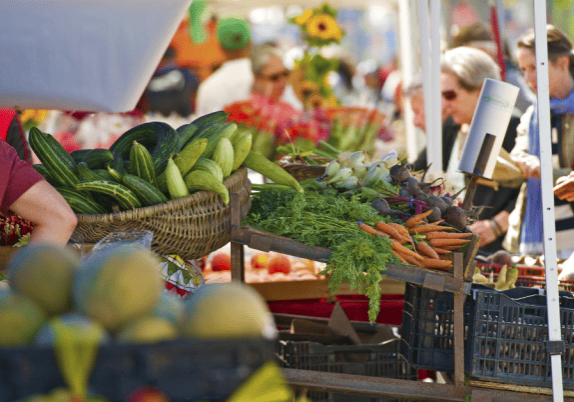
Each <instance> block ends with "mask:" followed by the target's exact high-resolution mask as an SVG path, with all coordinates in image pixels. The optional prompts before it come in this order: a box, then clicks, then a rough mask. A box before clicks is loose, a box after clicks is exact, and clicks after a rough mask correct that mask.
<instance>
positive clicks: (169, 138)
mask: <svg viewBox="0 0 574 402" xmlns="http://www.w3.org/2000/svg"><path fill="white" fill-rule="evenodd" d="M178 136H179V135H178V134H177V131H175V130H174V129H173V127H171V126H170V125H169V124H167V123H162V122H158V121H154V122H150V123H144V124H140V125H139V126H137V127H134V128H132V129H131V130H128V131H126V132H125V133H124V134H122V136H121V137H120V138H118V139H117V141H116V142H114V143H113V144H112V146H111V147H110V151H112V152H115V151H117V152H118V153H119V154H120V155H121V157H122V158H123V159H129V156H130V149H131V147H132V145H133V142H134V141H137V142H139V143H140V144H142V145H144V146H145V147H146V148H148V150H150V149H151V151H150V153H151V156H152V159H153V165H154V168H155V172H156V175H158V174H160V173H161V172H163V171H164V170H165V167H166V166H167V159H168V158H169V157H170V156H171V155H172V154H173V153H178V152H179V151H180V148H179V140H178ZM154 145H155V146H154ZM114 158H115V155H114ZM116 170H117V169H116ZM120 173H121V172H120Z"/></svg>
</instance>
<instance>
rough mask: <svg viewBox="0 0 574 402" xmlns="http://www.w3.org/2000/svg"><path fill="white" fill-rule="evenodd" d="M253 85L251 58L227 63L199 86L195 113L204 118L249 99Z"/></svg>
mask: <svg viewBox="0 0 574 402" xmlns="http://www.w3.org/2000/svg"><path fill="white" fill-rule="evenodd" d="M252 85H253V72H252V71H251V60H249V58H243V59H237V60H230V61H227V62H225V63H223V64H222V65H221V67H219V69H218V70H217V71H215V72H214V73H213V74H211V75H210V76H209V77H208V78H207V79H206V80H205V81H203V82H202V83H201V84H199V88H198V90H197V99H196V111H195V112H196V114H197V115H198V116H203V115H205V114H208V113H212V112H217V111H218V110H222V109H223V107H224V106H226V105H229V104H230V103H233V102H237V101H240V100H245V99H249V96H250V95H251V86H252Z"/></svg>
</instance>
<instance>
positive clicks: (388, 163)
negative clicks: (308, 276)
mask: <svg viewBox="0 0 574 402" xmlns="http://www.w3.org/2000/svg"><path fill="white" fill-rule="evenodd" d="M323 146H324V147H325V149H326V152H331V153H333V156H334V157H335V158H334V159H333V161H332V162H330V163H329V164H328V165H327V166H326V169H325V175H324V176H322V177H320V178H318V179H309V180H306V181H303V182H301V183H300V184H301V185H302V187H303V188H304V189H305V190H306V191H305V192H304V193H303V194H297V193H296V192H294V191H293V190H292V189H290V188H287V187H286V186H283V185H278V184H264V185H253V191H254V194H253V197H252V207H251V210H250V213H249V214H248V215H247V217H246V219H245V220H244V222H243V223H244V224H247V225H251V226H253V227H256V228H258V229H261V230H264V231H268V232H271V233H274V234H276V235H279V236H285V237H288V238H291V239H294V240H297V241H301V242H303V243H305V244H307V245H309V246H322V247H327V248H330V249H331V250H333V254H332V255H331V256H330V258H329V261H325V262H327V266H326V268H325V269H324V270H323V271H322V272H321V274H323V275H328V276H329V286H330V288H331V290H332V291H336V290H338V288H339V286H340V284H341V283H344V282H347V283H349V284H350V286H351V288H357V289H359V290H360V291H363V292H364V293H365V294H366V296H367V297H369V299H370V303H369V319H370V320H371V321H375V320H376V317H377V314H378V312H379V308H380V307H379V306H380V303H379V302H380V296H381V290H380V287H379V282H380V281H381V279H382V275H383V274H382V271H384V270H385V266H386V264H387V263H394V264H406V265H414V266H418V267H424V268H430V269H438V270H443V271H448V270H450V269H451V267H452V253H453V252H454V251H464V250H465V248H466V245H467V244H468V243H469V242H470V239H469V238H470V237H471V236H472V233H471V232H467V233H465V232H464V230H465V227H466V225H467V223H468V222H469V218H471V217H472V215H475V214H476V211H463V210H462V209H461V208H460V207H459V206H458V205H454V202H453V200H456V196H454V197H453V198H450V197H447V195H443V196H442V197H441V196H439V195H436V194H435V193H437V194H440V193H439V192H440V186H434V185H433V184H432V183H425V182H424V173H423V174H422V177H421V176H418V178H417V176H416V175H412V174H411V173H410V171H409V170H408V169H407V168H406V166H405V164H404V163H402V162H401V161H399V160H398V158H397V157H396V155H385V156H384V157H383V158H381V159H380V160H376V161H372V162H367V163H365V158H366V155H365V153H364V152H353V153H350V152H344V153H343V152H340V151H338V150H336V149H334V148H333V147H332V146H328V145H327V146H325V145H323Z"/></svg>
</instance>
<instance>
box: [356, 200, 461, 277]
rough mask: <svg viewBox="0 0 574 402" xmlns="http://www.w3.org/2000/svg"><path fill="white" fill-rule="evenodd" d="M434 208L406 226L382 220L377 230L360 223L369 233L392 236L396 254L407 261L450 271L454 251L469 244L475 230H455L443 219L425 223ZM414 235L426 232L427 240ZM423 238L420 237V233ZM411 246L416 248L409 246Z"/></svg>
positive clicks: (411, 220)
mask: <svg viewBox="0 0 574 402" xmlns="http://www.w3.org/2000/svg"><path fill="white" fill-rule="evenodd" d="M430 213H431V211H430V210H429V211H427V212H425V213H422V214H419V215H415V216H413V217H411V218H409V219H408V220H407V221H406V222H405V223H404V225H401V224H399V223H384V222H378V223H377V224H376V225H375V226H376V229H375V228H373V227H371V226H369V225H367V224H365V223H359V226H360V228H361V229H363V230H364V231H365V232H367V233H370V234H373V235H377V236H384V237H388V238H389V239H390V240H391V247H392V249H393V252H394V254H395V256H396V257H397V258H398V259H399V260H400V261H401V262H402V263H405V264H408V263H410V264H412V265H416V266H418V267H425V268H434V269H440V270H443V271H448V270H449V269H450V268H451V267H452V252H453V251H457V250H459V249H460V248H461V247H462V246H464V245H465V244H466V243H468V242H469V241H470V240H467V239H466V238H467V237H471V236H472V233H453V232H450V231H453V230H456V229H455V228H453V227H450V226H441V225H440V223H442V221H438V222H433V223H425V222H424V218H426V217H427V216H428V215H429V214H430ZM412 235H422V236H424V239H421V240H419V241H416V242H415V240H413V237H412ZM417 238H419V239H420V237H418V236H417ZM409 247H412V249H411V248H409Z"/></svg>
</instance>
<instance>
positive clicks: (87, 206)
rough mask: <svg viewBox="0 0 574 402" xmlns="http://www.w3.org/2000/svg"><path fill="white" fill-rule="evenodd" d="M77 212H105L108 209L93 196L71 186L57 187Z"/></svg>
mask: <svg viewBox="0 0 574 402" xmlns="http://www.w3.org/2000/svg"><path fill="white" fill-rule="evenodd" d="M56 190H58V192H59V193H60V194H61V195H62V197H64V199H65V200H66V202H67V203H68V204H69V205H70V208H72V211H74V212H75V213H77V214H105V213H106V210H105V209H104V208H103V207H102V206H101V205H99V204H98V203H97V202H95V201H94V199H93V198H92V197H90V196H89V195H86V194H82V193H81V192H79V191H77V190H72V189H69V188H56Z"/></svg>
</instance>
